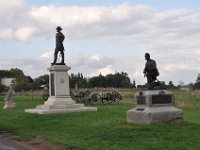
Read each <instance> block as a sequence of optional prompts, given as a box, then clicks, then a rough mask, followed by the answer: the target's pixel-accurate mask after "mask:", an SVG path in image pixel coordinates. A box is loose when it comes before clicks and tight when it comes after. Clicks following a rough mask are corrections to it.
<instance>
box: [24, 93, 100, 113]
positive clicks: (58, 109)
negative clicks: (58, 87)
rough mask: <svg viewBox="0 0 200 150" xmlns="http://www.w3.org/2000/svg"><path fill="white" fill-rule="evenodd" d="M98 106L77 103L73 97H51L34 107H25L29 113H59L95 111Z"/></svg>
mask: <svg viewBox="0 0 200 150" xmlns="http://www.w3.org/2000/svg"><path fill="white" fill-rule="evenodd" d="M95 111H97V108H96V107H85V106H84V104H76V103H75V102H74V101H73V100H72V99H71V97H53V98H52V97H51V98H49V99H48V101H46V102H45V103H44V105H38V106H36V108H33V109H25V112H28V113H37V114H58V113H67V112H95Z"/></svg>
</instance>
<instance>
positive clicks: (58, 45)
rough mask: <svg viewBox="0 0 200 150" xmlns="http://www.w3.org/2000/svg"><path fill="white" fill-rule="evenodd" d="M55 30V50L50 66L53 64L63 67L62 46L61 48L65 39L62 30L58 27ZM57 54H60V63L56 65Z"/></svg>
mask: <svg viewBox="0 0 200 150" xmlns="http://www.w3.org/2000/svg"><path fill="white" fill-rule="evenodd" d="M56 30H57V34H56V48H55V52H54V61H53V63H51V64H52V65H54V64H59V65H65V62H64V46H63V41H64V39H65V36H64V35H63V34H62V32H61V30H62V28H61V27H60V26H58V27H57V28H56ZM58 52H60V54H61V58H62V59H61V62H60V63H56V62H57V58H58Z"/></svg>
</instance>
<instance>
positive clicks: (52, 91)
mask: <svg viewBox="0 0 200 150" xmlns="http://www.w3.org/2000/svg"><path fill="white" fill-rule="evenodd" d="M50 85H51V86H50V87H51V92H50V93H51V96H55V84H54V74H53V73H52V74H51V75H50Z"/></svg>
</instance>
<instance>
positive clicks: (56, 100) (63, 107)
mask: <svg viewBox="0 0 200 150" xmlns="http://www.w3.org/2000/svg"><path fill="white" fill-rule="evenodd" d="M48 70H49V71H50V79H49V82H50V84H49V85H50V88H49V93H50V97H49V98H48V100H47V101H46V102H45V103H44V104H43V105H38V106H36V108H34V109H26V110H25V112H28V113H38V114H53V113H67V112H84V111H85V112H89V111H91V112H93V111H97V108H96V107H85V106H84V104H76V103H75V101H73V100H72V99H71V96H70V90H69V76H68V73H67V71H68V70H70V67H68V66H66V65H53V66H51V67H50V68H49V69H48Z"/></svg>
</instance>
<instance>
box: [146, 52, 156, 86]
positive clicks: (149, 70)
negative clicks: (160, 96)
mask: <svg viewBox="0 0 200 150" xmlns="http://www.w3.org/2000/svg"><path fill="white" fill-rule="evenodd" d="M145 59H146V60H147V62H146V64H145V68H144V71H143V73H144V76H145V77H147V84H148V85H150V84H152V83H153V82H155V81H156V80H157V76H159V72H158V69H157V66H156V61H155V60H153V59H151V58H150V54H149V53H145Z"/></svg>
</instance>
